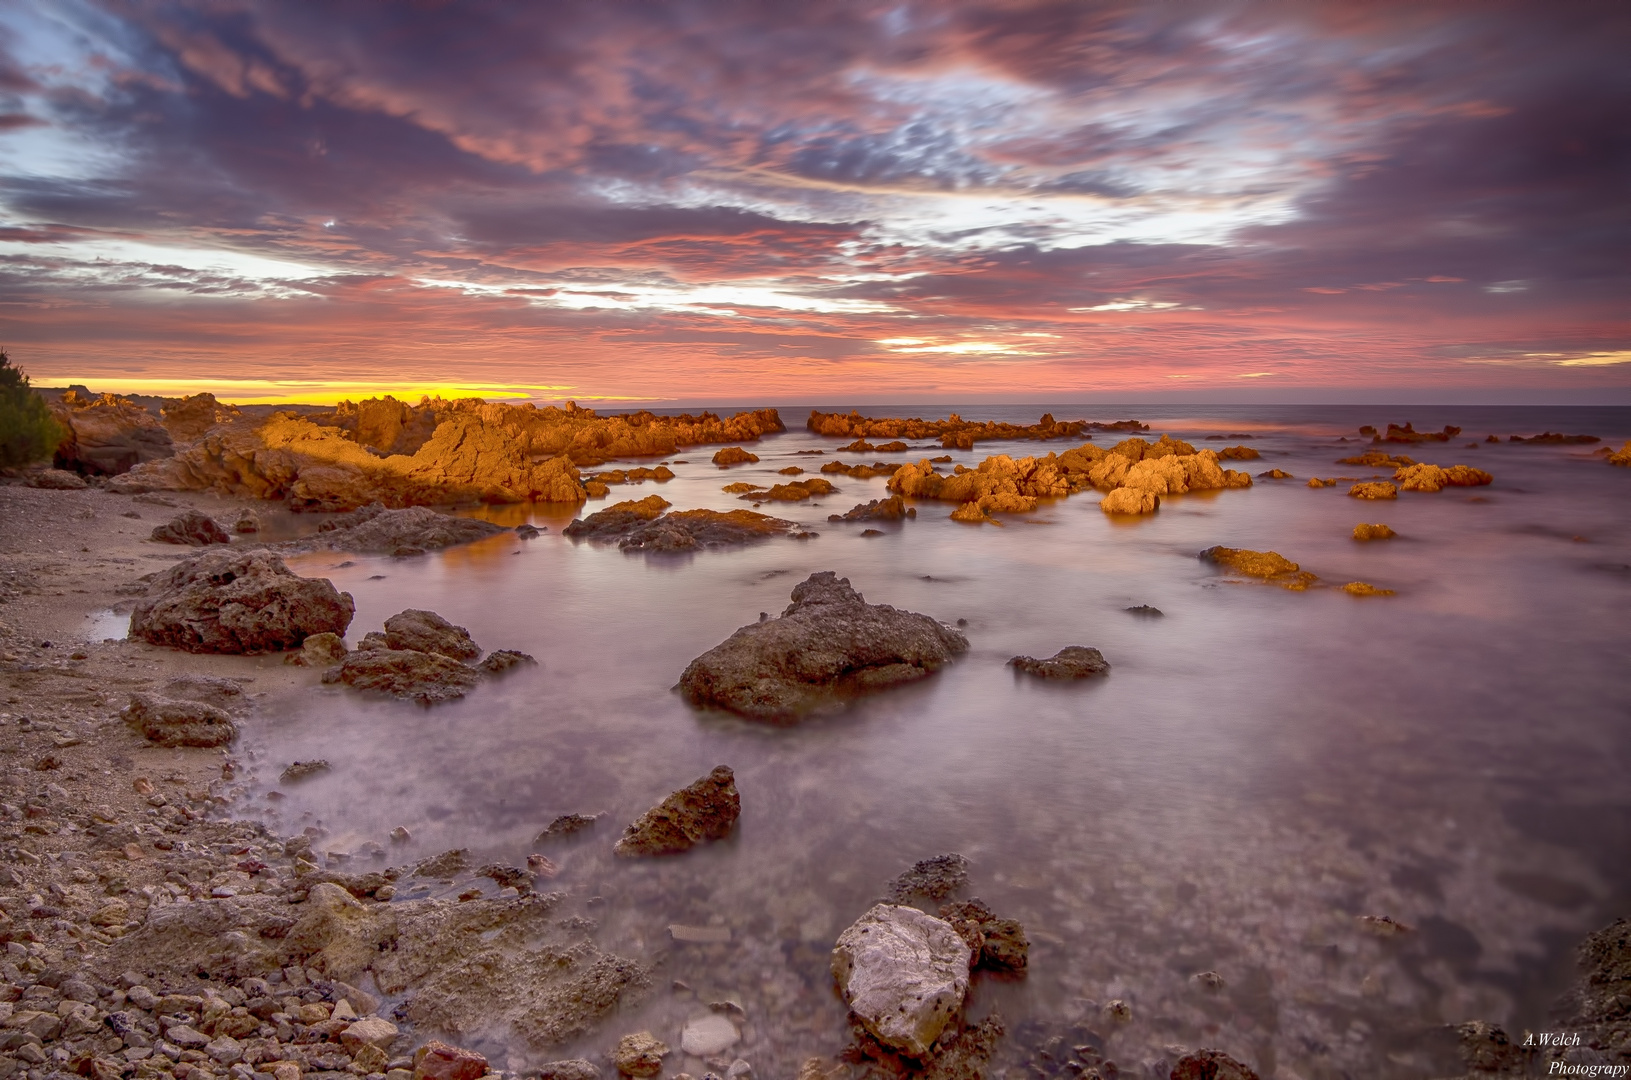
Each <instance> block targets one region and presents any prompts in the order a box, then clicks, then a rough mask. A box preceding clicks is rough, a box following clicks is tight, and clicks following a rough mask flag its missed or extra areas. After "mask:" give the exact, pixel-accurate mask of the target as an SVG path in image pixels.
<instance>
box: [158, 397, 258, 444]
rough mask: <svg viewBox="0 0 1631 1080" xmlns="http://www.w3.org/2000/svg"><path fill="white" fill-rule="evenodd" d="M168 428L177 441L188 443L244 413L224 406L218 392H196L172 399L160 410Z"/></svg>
mask: <svg viewBox="0 0 1631 1080" xmlns="http://www.w3.org/2000/svg"><path fill="white" fill-rule="evenodd" d="M159 415H160V416H162V417H163V423H164V430H166V431H168V432H169V433H170V435H171V437H172V438H174V439H175V441H176V442H181V443H188V442H193V441H195V440H197V439H201V438H203V437H204V435H205V434H207V433H208V432H209V430H210V429H211V428H213V427H215V426H216V425H217V424H225V423H230V422H231V421H233V420H236V419H237V418H238V417H240V416H242V415H243V413H242V411H241V410H240V409H238V408H237V407H236V406H233V405H222V404H221V403H220V402H219V401H216V400H215V395H214V394H194V395H192V396H191V397H184V398H170V399H168V400H166V401H165V403H164V406H163V407H162V408H161V409H160V410H159Z"/></svg>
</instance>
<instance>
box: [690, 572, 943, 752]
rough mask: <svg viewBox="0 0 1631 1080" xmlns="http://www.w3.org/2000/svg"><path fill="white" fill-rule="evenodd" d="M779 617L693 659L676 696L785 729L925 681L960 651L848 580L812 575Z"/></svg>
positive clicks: (933, 625)
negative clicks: (860, 696)
mask: <svg viewBox="0 0 1631 1080" xmlns="http://www.w3.org/2000/svg"><path fill="white" fill-rule="evenodd" d="M792 600H793V602H792V603H791V604H790V605H789V606H788V607H787V609H786V610H785V611H783V612H782V614H781V616H780V617H779V618H775V619H769V620H766V621H764V622H755V623H750V624H748V625H747V626H744V627H742V628H741V629H739V630H737V631H736V633H734V634H732V635H731V636H730V637H729V638H727V639H726V640H725V641H724V642H722V643H721V644H719V645H716V646H715V647H714V648H712V649H710V650H709V651H708V652H706V653H703V654H702V655H701V656H699V657H697V658H696V659H695V660H693V661H692V662H691V664H690V666H689V667H687V668H686V669H685V672H684V674H682V675H681V676H680V681H679V687H678V688H679V690H680V691H681V693H682V694H683V695H684V697H685V699H686V700H687V701H688V702H690V703H691V704H692V705H695V706H699V707H700V706H717V707H719V708H723V709H728V710H730V711H731V712H735V713H738V714H740V715H742V716H746V717H749V718H750V719H755V720H769V721H792V720H796V719H799V718H800V717H802V716H804V715H806V714H808V713H809V712H811V711H813V710H815V709H817V708H821V707H826V706H831V705H835V704H838V703H840V702H841V701H842V700H843V699H844V698H846V697H847V696H849V695H852V694H855V693H860V692H866V691H871V690H878V689H882V688H884V687H888V686H894V685H897V684H900V683H905V682H912V681H915V680H917V679H921V678H924V677H926V676H928V675H930V674H933V673H934V672H936V671H938V670H939V669H940V668H942V667H944V666H945V665H946V664H948V663H950V662H951V660H952V659H953V657H955V656H956V655H957V654H959V653H962V652H964V651H966V650H967V649H968V639H967V638H966V637H964V636H963V635H962V634H961V633H959V632H958V631H956V630H953V629H950V628H949V627H946V626H943V625H941V624H940V623H939V622H937V621H935V620H934V619H931V618H929V617H928V616H927V615H918V614H915V613H912V612H906V611H898V610H896V609H895V608H893V607H890V606H888V605H886V604H868V603H867V602H866V600H865V599H864V598H863V597H862V596H861V595H860V594H859V593H857V592H856V591H855V590H854V589H852V588H850V584H849V581H848V579H845V578H839V577H838V576H837V575H836V574H834V573H832V572H831V571H825V572H822V573H817V574H812V575H810V577H809V578H808V579H806V580H805V581H804V582H803V583H801V584H800V585H798V586H797V587H795V588H794V589H793V593H792Z"/></svg>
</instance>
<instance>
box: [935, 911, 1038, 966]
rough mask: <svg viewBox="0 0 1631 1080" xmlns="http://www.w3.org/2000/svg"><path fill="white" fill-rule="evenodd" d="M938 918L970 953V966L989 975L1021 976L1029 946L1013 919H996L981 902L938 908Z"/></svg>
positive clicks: (1023, 933) (1023, 930) (1021, 929)
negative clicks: (1017, 974) (946, 924)
mask: <svg viewBox="0 0 1631 1080" xmlns="http://www.w3.org/2000/svg"><path fill="white" fill-rule="evenodd" d="M940 917H941V918H942V919H945V920H946V921H947V922H948V923H950V924H951V926H952V928H953V929H954V930H956V931H957V933H958V934H959V935H960V936H961V937H962V939H963V940H964V941H965V942H967V944H968V947H969V948H970V949H971V950H973V953H974V961H973V964H972V966H973V967H978V968H985V969H986V970H988V971H1006V972H1022V971H1024V970H1025V966H1026V964H1027V963H1028V961H1029V957H1030V950H1031V943H1030V941H1029V940H1028V939H1027V938H1026V937H1025V928H1024V927H1023V926H1021V925H1020V924H1019V923H1018V922H1017V921H1016V920H1014V919H999V918H997V916H996V915H995V914H994V913H993V912H992V911H991V909H990V908H988V907H986V906H985V904H984V903H982V902H981V901H980V900H978V899H975V900H967V901H963V902H960V903H953V904H942V905H940Z"/></svg>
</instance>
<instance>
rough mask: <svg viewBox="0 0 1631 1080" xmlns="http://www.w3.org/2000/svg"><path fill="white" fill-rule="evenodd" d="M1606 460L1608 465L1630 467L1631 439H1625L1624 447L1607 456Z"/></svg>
mask: <svg viewBox="0 0 1631 1080" xmlns="http://www.w3.org/2000/svg"><path fill="white" fill-rule="evenodd" d="M1606 460H1607V461H1608V463H1609V464H1610V465H1619V466H1621V467H1622V468H1623V467H1631V439H1627V440H1626V443H1625V445H1624V446H1622V447H1620V448H1619V449H1618V450H1616V451H1614V452H1613V453H1612V454H1609V455H1608V457H1607V459H1606Z"/></svg>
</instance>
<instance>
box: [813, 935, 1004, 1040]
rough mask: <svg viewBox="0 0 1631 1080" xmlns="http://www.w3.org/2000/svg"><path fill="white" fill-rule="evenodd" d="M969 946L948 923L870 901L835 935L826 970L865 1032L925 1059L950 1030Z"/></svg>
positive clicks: (963, 988) (964, 986) (959, 1005)
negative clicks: (941, 1037) (851, 923)
mask: <svg viewBox="0 0 1631 1080" xmlns="http://www.w3.org/2000/svg"><path fill="white" fill-rule="evenodd" d="M972 958H973V953H972V950H970V949H969V947H968V944H967V943H966V942H965V941H964V940H963V939H962V937H961V936H959V935H958V933H957V931H956V930H955V929H954V928H953V927H952V925H951V924H950V923H948V922H946V921H945V920H943V919H937V918H935V917H934V916H932V915H928V914H925V913H924V912H922V911H919V910H918V909H917V908H914V907H905V906H901V905H895V904H877V905H874V906H873V907H872V908H871V910H869V911H868V912H867V913H866V914H865V915H862V916H861V917H860V918H859V919H857V920H856V921H855V923H854V924H853V925H851V926H850V927H849V928H848V929H847V930H845V931H844V932H843V933H842V934H841V935H839V938H838V943H837V944H836V945H835V946H834V947H833V953H832V971H833V977H834V978H836V979H837V980H838V989H839V992H840V993H842V994H843V996H844V1002H845V1004H847V1005H848V1006H849V1008H850V1011H851V1012H852V1013H854V1014H855V1017H856V1019H858V1020H860V1022H861V1024H862V1026H863V1027H865V1028H866V1030H867V1033H868V1034H870V1035H871V1036H872V1037H873V1038H875V1039H877V1040H878V1041H879V1042H880V1043H882V1044H884V1045H885V1046H887V1047H890V1048H892V1049H894V1050H897V1051H899V1052H901V1053H903V1054H905V1055H907V1056H909V1057H913V1058H918V1059H922V1058H926V1057H928V1056H929V1055H930V1054H931V1053H932V1052H933V1050H934V1046H935V1043H936V1041H937V1040H938V1039H939V1038H940V1036H941V1034H942V1033H943V1032H946V1031H947V1030H948V1029H949V1030H950V1031H952V1032H955V1031H956V1030H957V1022H958V1017H959V1015H960V1013H961V1012H962V1009H963V999H964V997H965V996H966V995H967V994H968V972H969V963H970V961H971V960H972Z"/></svg>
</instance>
